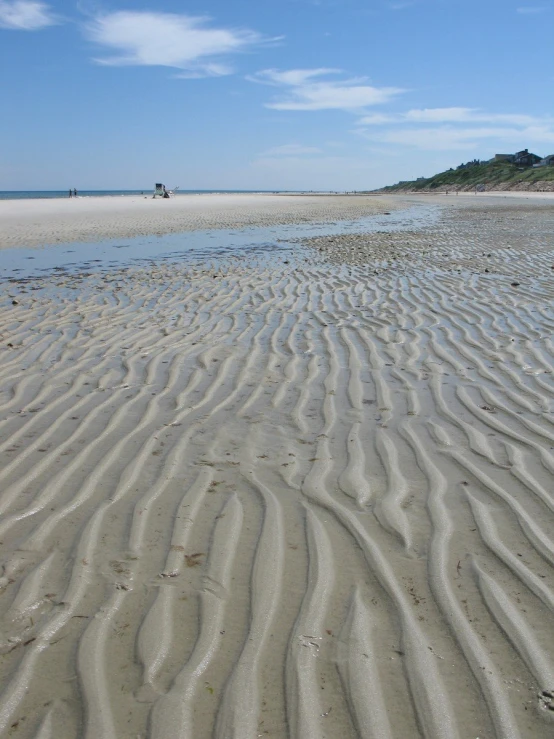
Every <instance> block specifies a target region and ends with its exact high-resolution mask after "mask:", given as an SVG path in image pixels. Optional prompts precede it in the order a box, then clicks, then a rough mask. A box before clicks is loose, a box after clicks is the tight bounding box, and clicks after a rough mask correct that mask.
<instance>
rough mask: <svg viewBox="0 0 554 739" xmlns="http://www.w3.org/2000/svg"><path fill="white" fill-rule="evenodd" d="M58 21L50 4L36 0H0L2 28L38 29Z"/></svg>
mask: <svg viewBox="0 0 554 739" xmlns="http://www.w3.org/2000/svg"><path fill="white" fill-rule="evenodd" d="M56 23H58V20H57V19H56V17H55V15H54V14H53V13H52V12H51V10H50V8H49V6H48V5H46V4H45V3H41V2H35V1H34V0H0V28H7V29H10V30H15V31H38V30H39V29H41V28H46V27H47V26H53V25H55V24H56Z"/></svg>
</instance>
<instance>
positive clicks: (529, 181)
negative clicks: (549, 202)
mask: <svg viewBox="0 0 554 739" xmlns="http://www.w3.org/2000/svg"><path fill="white" fill-rule="evenodd" d="M543 184H544V187H541V185H543ZM479 185H484V186H485V189H487V190H497V189H498V190H512V189H514V190H520V189H521V190H527V189H529V190H536V189H545V190H551V189H554V167H537V168H536V169H535V168H533V167H526V168H525V169H523V168H521V167H518V166H516V165H515V164H511V163H510V162H495V161H491V162H478V163H473V162H470V163H469V164H467V165H463V166H462V167H459V168H458V169H449V170H448V171H447V172H441V173H440V174H436V175H434V176H433V177H428V178H425V179H419V180H414V181H413V182H399V183H398V184H396V185H389V186H388V187H383V188H382V189H381V190H380V192H398V191H407V190H409V191H414V190H416V191H417V190H423V191H433V190H446V189H452V190H473V189H474V188H475V187H477V186H479Z"/></svg>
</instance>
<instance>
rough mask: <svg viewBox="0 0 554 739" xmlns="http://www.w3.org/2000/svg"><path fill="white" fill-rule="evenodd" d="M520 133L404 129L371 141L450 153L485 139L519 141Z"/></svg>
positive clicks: (473, 129) (513, 131)
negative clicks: (449, 151)
mask: <svg viewBox="0 0 554 739" xmlns="http://www.w3.org/2000/svg"><path fill="white" fill-rule="evenodd" d="M518 136H519V131H518V130H517V129H507V128H493V127H484V128H455V127H453V126H437V127H427V128H404V129H395V130H392V131H391V130H389V131H383V132H381V133H379V134H377V135H375V136H370V138H371V139H374V140H377V141H380V142H382V143H387V144H399V145H402V146H410V147H415V148H417V149H425V150H427V151H448V150H465V149H474V148H475V147H476V146H477V145H478V143H479V142H481V141H482V140H483V139H487V138H492V139H502V140H506V139H512V140H514V139H517V138H518Z"/></svg>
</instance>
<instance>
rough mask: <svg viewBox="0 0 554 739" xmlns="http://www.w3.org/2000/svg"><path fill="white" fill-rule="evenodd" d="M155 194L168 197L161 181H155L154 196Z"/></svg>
mask: <svg viewBox="0 0 554 739" xmlns="http://www.w3.org/2000/svg"><path fill="white" fill-rule="evenodd" d="M157 195H159V196H160V197H161V198H168V197H169V193H168V192H167V190H166V189H165V185H163V184H162V183H161V182H156V187H155V188H154V195H153V197H154V198H155V197H156V196H157Z"/></svg>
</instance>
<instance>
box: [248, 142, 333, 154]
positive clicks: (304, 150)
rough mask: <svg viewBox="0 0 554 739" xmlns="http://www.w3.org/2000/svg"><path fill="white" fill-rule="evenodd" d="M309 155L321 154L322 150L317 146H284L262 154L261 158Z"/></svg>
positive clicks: (275, 147)
mask: <svg viewBox="0 0 554 739" xmlns="http://www.w3.org/2000/svg"><path fill="white" fill-rule="evenodd" d="M307 154H321V149H318V148H317V147H316V146H302V145H301V144H283V145H282V146H274V147H272V148H271V149H268V150H267V151H264V152H262V154H260V156H261V157H281V156H286V157H291V156H292V157H294V156H303V155H307Z"/></svg>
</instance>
